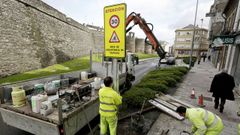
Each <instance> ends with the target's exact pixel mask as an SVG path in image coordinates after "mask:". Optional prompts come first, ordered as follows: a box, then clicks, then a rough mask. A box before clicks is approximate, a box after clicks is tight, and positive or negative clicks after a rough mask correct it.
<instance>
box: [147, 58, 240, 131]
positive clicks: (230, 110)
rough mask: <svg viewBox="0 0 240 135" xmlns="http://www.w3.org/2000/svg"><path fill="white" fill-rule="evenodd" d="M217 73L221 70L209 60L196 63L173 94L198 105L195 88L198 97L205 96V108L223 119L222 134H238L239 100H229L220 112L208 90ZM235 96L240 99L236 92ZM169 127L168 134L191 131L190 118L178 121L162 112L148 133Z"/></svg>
mask: <svg viewBox="0 0 240 135" xmlns="http://www.w3.org/2000/svg"><path fill="white" fill-rule="evenodd" d="M217 73H219V71H218V70H217V69H216V68H214V67H213V65H212V64H211V62H209V61H206V62H201V63H200V64H199V65H198V64H197V63H196V64H195V66H194V67H193V68H192V69H191V70H190V71H189V73H188V74H187V75H186V76H185V78H184V80H183V81H182V82H181V83H180V84H179V86H178V88H177V89H176V92H175V93H174V94H173V95H172V96H174V97H175V98H177V99H180V100H182V101H183V102H186V103H189V104H192V105H194V106H196V107H197V106H198V99H197V98H196V99H191V98H190V95H191V91H192V89H193V88H194V89H195V94H196V97H198V96H200V95H201V94H202V95H203V96H204V97H205V98H204V99H205V100H204V105H205V107H204V108H205V109H207V110H209V111H211V112H213V113H215V114H217V115H218V116H219V117H221V119H222V120H223V124H224V129H223V132H222V134H221V135H237V124H239V123H240V117H238V116H237V111H238V104H237V100H235V101H229V100H227V101H226V104H225V108H224V111H223V113H220V112H219V110H215V109H214V107H213V106H214V98H212V93H210V92H208V90H209V88H210V85H211V82H212V79H213V77H214V75H215V74H217ZM235 98H237V99H238V96H237V94H236V93H235ZM167 129H169V130H170V131H169V133H168V135H179V134H180V132H181V131H183V130H186V131H191V124H190V122H189V121H188V120H184V121H178V120H176V119H174V118H172V117H171V116H168V115H167V114H164V113H161V114H160V115H159V118H158V119H157V120H156V121H155V123H154V124H153V126H152V128H151V130H150V131H149V133H148V135H159V134H161V132H162V130H167Z"/></svg>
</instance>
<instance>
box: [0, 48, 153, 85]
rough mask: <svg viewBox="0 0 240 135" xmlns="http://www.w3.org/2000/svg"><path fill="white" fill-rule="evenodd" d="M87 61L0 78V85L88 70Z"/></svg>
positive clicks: (142, 56)
mask: <svg viewBox="0 0 240 135" xmlns="http://www.w3.org/2000/svg"><path fill="white" fill-rule="evenodd" d="M137 55H138V56H139V57H140V59H145V58H151V57H155V56H157V55H155V54H142V53H138V54H137ZM92 59H93V61H94V62H101V61H102V54H94V55H93V57H92ZM89 60H90V57H89V56H84V57H81V58H76V59H73V60H70V61H67V62H64V63H60V64H54V65H52V66H48V67H46V68H42V69H37V70H32V71H28V72H24V73H20V74H16V75H12V76H9V77H6V78H1V79H0V84H3V83H13V82H17V81H24V80H28V79H33V78H40V77H46V76H50V75H57V74H63V73H67V72H73V71H78V70H84V69H88V68H89V66H90V61H89Z"/></svg>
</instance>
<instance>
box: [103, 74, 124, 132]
mask: <svg viewBox="0 0 240 135" xmlns="http://www.w3.org/2000/svg"><path fill="white" fill-rule="evenodd" d="M103 83H104V85H105V87H103V88H101V89H100V90H99V100H100V106H99V113H100V134H101V135H106V134H107V132H108V128H109V130H110V135H116V134H117V121H118V118H117V111H118V105H120V104H122V97H121V96H120V95H119V94H118V93H117V92H116V91H114V90H113V89H112V84H113V79H112V77H110V76H108V77H106V78H105V79H104V81H103Z"/></svg>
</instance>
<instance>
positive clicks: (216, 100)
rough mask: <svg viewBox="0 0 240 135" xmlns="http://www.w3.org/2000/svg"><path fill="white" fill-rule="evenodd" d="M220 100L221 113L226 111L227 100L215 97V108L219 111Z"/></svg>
mask: <svg viewBox="0 0 240 135" xmlns="http://www.w3.org/2000/svg"><path fill="white" fill-rule="evenodd" d="M219 99H221V103H220V112H222V111H223V109H224V104H225V103H226V98H221V97H215V100H214V102H215V105H214V108H215V109H217V108H218V106H219Z"/></svg>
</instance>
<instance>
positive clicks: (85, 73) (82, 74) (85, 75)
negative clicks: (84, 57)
mask: <svg viewBox="0 0 240 135" xmlns="http://www.w3.org/2000/svg"><path fill="white" fill-rule="evenodd" d="M87 79H88V72H86V71H83V72H81V80H87Z"/></svg>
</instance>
